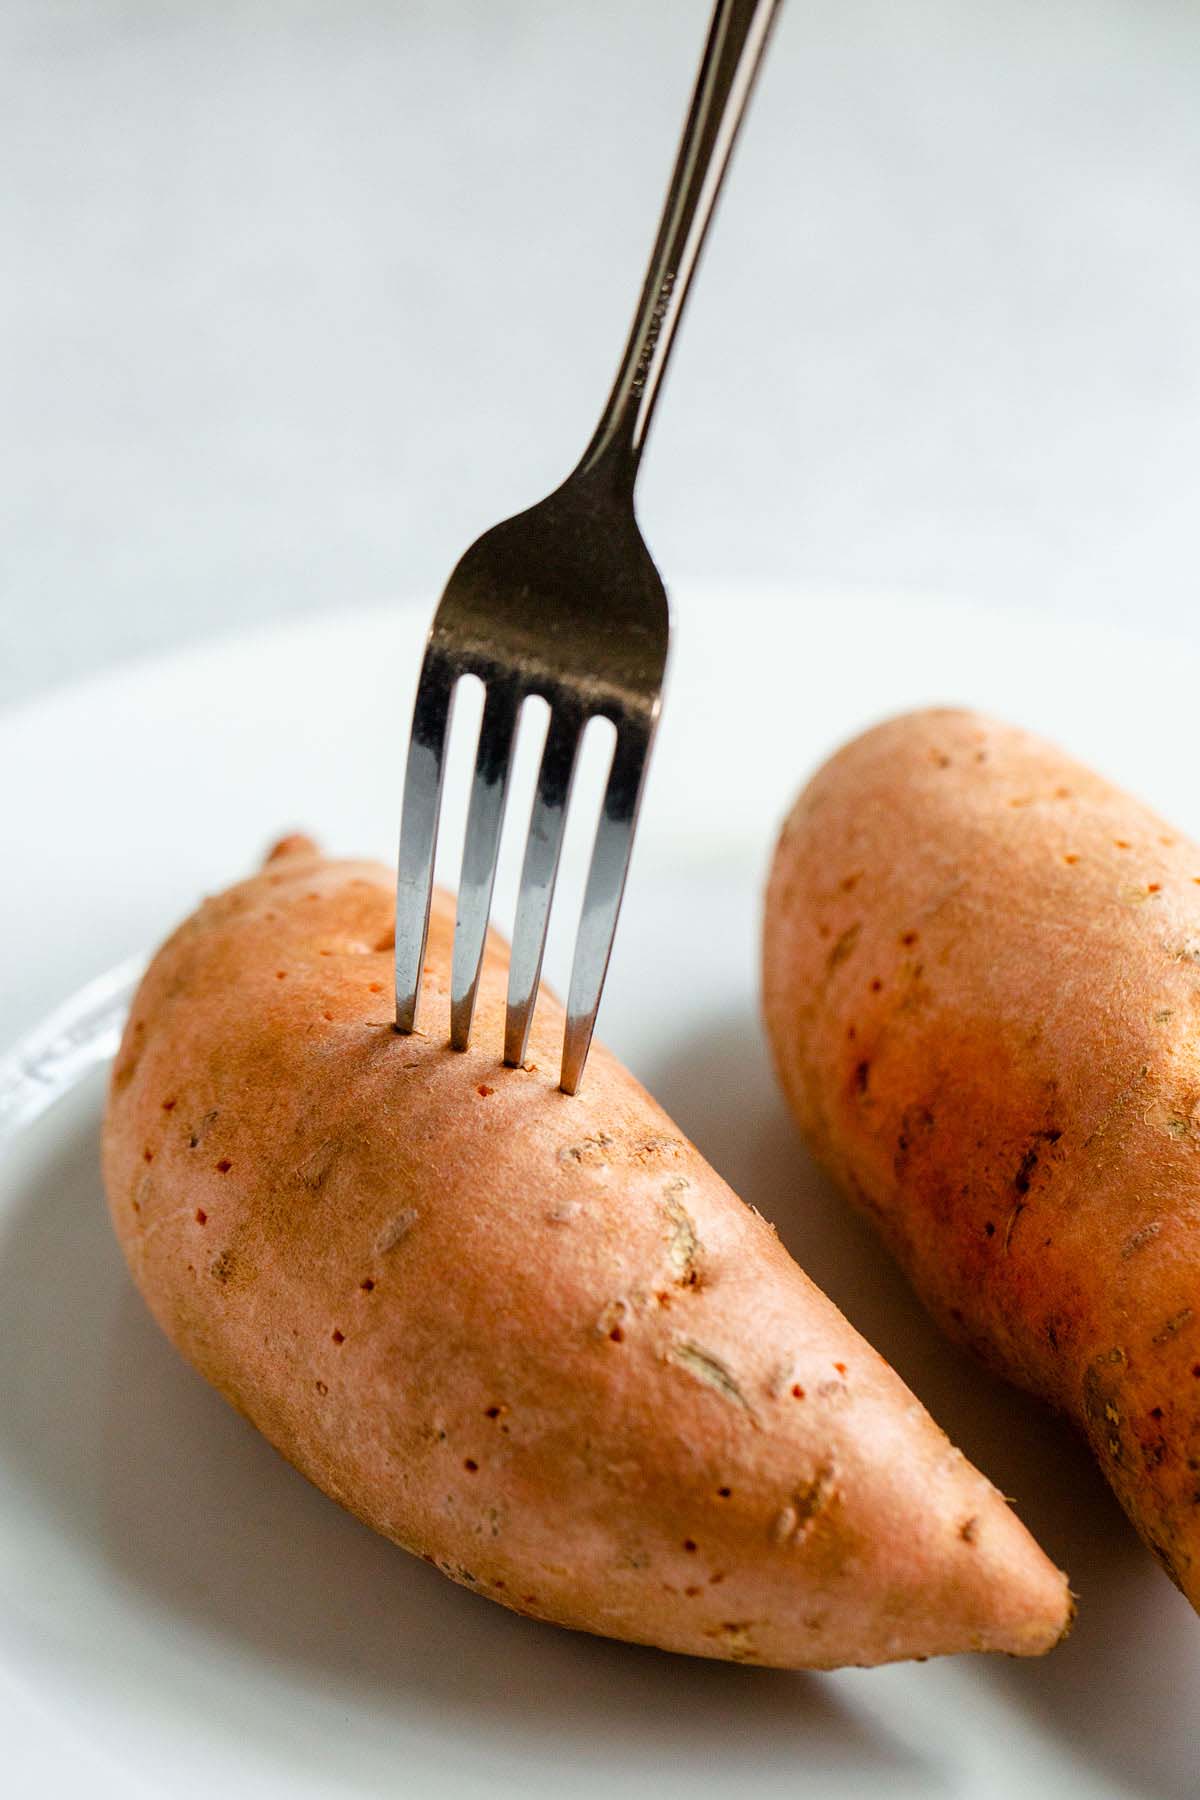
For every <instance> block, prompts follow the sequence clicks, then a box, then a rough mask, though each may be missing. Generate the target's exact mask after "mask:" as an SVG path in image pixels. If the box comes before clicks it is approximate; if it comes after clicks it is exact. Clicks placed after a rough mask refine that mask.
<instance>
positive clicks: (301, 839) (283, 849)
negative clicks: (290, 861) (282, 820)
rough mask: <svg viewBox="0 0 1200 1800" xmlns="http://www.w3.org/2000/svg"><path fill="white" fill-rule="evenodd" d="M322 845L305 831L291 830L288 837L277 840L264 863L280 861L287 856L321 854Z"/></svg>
mask: <svg viewBox="0 0 1200 1800" xmlns="http://www.w3.org/2000/svg"><path fill="white" fill-rule="evenodd" d="M320 854H321V850H320V845H319V844H317V842H316V841H315V839H313V838H310V837H308V836H306V834H305V833H304V832H303V831H289V832H288V833H287V835H286V837H281V838H279V839H277V840H276V842H275V843H274V844H272V845H271V848H270V849H269V850H268V851H267V854H266V855H265V856H264V858H263V865H264V867H265V866H266V864H267V863H273V862H279V861H280V859H281V858H283V857H285V856H319V855H320Z"/></svg>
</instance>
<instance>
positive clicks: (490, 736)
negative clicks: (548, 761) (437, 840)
mask: <svg viewBox="0 0 1200 1800" xmlns="http://www.w3.org/2000/svg"><path fill="white" fill-rule="evenodd" d="M520 702H521V696H520V692H519V689H518V688H517V685H516V683H515V682H512V681H505V680H503V679H502V678H501V679H497V680H496V681H493V682H492V683H491V684H490V685H489V686H488V689H487V694H486V697H485V699H484V703H483V721H482V723H481V725H480V727H479V743H478V745H477V746H476V751H475V774H474V777H473V778H472V781H471V799H470V803H469V805H468V809H467V835H466V837H465V839H464V840H463V856H462V874H461V876H460V878H459V884H458V915H457V918H456V919H455V924H454V959H453V965H452V968H451V974H450V1043H451V1045H452V1046H453V1048H454V1049H455V1050H465V1049H466V1048H467V1046H468V1044H469V1043H470V1041H471V1020H472V1018H473V1017H474V1014H475V994H476V990H477V988H478V986H479V969H480V965H481V963H482V962H483V941H484V939H485V937H486V936H487V928H488V914H489V913H490V911H491V906H492V889H493V888H494V887H495V885H496V861H497V858H498V857H499V854H500V834H501V832H502V830H503V829H504V804H505V801H506V799H507V797H508V774H509V770H510V768H511V766H512V752H513V741H514V739H515V737H516V730H517V714H518V711H519V708H520Z"/></svg>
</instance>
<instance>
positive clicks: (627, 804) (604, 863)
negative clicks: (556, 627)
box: [559, 721, 654, 1094]
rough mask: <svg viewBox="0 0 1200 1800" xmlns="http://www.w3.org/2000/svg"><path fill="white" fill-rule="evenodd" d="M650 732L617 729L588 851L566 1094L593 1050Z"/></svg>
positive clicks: (567, 1040)
mask: <svg viewBox="0 0 1200 1800" xmlns="http://www.w3.org/2000/svg"><path fill="white" fill-rule="evenodd" d="M653 734H654V724H653V721H651V722H650V723H649V724H641V723H638V724H630V723H629V722H628V721H625V722H623V723H622V724H621V725H619V726H618V727H617V744H616V749H615V750H614V752H613V760H612V766H611V768H610V769H609V772H608V785H607V786H606V788H605V790H604V806H603V809H602V811H601V814H600V824H599V826H598V827H597V830H596V842H595V845H594V847H593V849H592V861H591V867H590V868H589V869H588V878H587V887H586V889H585V890H584V896H583V914H582V917H581V918H580V921H579V936H578V937H577V939H576V940H575V961H574V963H573V964H572V967H571V988H570V994H569V996H568V999H567V1026H566V1032H565V1035H564V1038H563V1058H562V1076H561V1080H560V1083H559V1085H560V1086H561V1088H562V1090H563V1092H564V1094H573V1093H575V1092H576V1091H577V1089H578V1087H579V1082H580V1079H581V1077H582V1075H583V1065H584V1063H585V1062H586V1061H587V1054H588V1050H589V1048H590V1047H591V1042H592V1031H593V1029H594V1027H595V1024H596V1011H597V1008H598V1007H599V1005H600V992H601V989H602V988H603V986H604V977H605V975H606V973H607V972H608V959H609V956H610V954H611V952H612V943H613V934H614V932H615V931H616V929H617V915H618V913H619V912H620V910H621V896H622V894H623V893H624V891H625V877H626V875H627V874H628V873H629V856H630V852H631V850H632V848H633V830H634V826H635V825H636V824H637V813H638V804H639V802H640V800H641V797H642V783H643V780H644V778H645V773H646V762H647V759H648V757H649V755H650V742H651V738H652V737H653Z"/></svg>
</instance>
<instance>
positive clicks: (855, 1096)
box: [763, 711, 1200, 1605]
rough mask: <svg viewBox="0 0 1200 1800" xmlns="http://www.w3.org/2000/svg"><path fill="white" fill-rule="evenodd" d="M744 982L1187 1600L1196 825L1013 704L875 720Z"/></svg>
mask: <svg viewBox="0 0 1200 1800" xmlns="http://www.w3.org/2000/svg"><path fill="white" fill-rule="evenodd" d="M763 986H764V1004H765V1014H766V1022H767V1028H768V1032H769V1036H770V1040H771V1044H772V1049H773V1053H774V1057H775V1061H776V1065H777V1068H778V1071H779V1075H780V1077H781V1080H782V1083H783V1087H784V1089H785V1091H786V1093H787V1096H788V1099H789V1101H790V1103H791V1105H792V1107H793V1109H794V1111H795V1113H796V1116H797V1118H798V1119H799V1121H800V1124H801V1127H802V1129H803V1131H804V1133H805V1135H806V1137H807V1138H808V1140H809V1142H810V1144H811V1145H812V1147H813V1149H814V1150H815V1152H816V1154H817V1155H818V1156H819V1157H820V1159H821V1160H822V1161H823V1162H824V1163H825V1164H826V1165H827V1166H828V1168H829V1169H830V1170H831V1172H832V1173H833V1175H834V1176H835V1178H836V1179H837V1180H838V1181H839V1182H840V1184H841V1185H842V1186H843V1188H844V1189H845V1190H846V1191H847V1193H848V1194H850V1195H851V1196H852V1198H853V1199H854V1200H855V1201H856V1202H857V1203H858V1205H859V1206H861V1207H862V1208H864V1209H865V1210H866V1211H867V1212H868V1213H869V1214H870V1215H871V1216H872V1217H873V1218H874V1219H875V1221H876V1222H877V1224H878V1226H879V1228H880V1230H881V1232H882V1234H883V1236H884V1238H885V1239H886V1241H887V1243H888V1244H889V1245H890V1247H891V1249H892V1250H893V1251H894V1252H895V1254H896V1256H897V1257H898V1258H899V1260H900V1261H901V1263H902V1264H903V1265H904V1267H905V1268H906V1270H907V1271H908V1273H909V1275H910V1276H911V1278H912V1280H913V1282H914V1284H915V1286H916V1287H917V1289H918V1290H919V1291H920V1293H921V1294H922V1295H923V1297H924V1299H925V1301H926V1302H927V1304H928V1305H929V1307H930V1309H931V1310H932V1311H933V1313H934V1314H935V1315H936V1317H937V1318H938V1319H939V1321H940V1322H941V1324H942V1325H943V1326H944V1327H945V1329H946V1330H947V1331H948V1332H949V1333H950V1334H951V1335H952V1336H953V1337H955V1338H957V1339H958V1340H960V1341H962V1342H964V1343H967V1344H969V1345H971V1346H972V1347H973V1348H974V1349H975V1350H976V1351H977V1352H978V1353H979V1354H980V1355H981V1356H982V1357H983V1358H984V1359H985V1360H986V1361H987V1362H989V1363H990V1364H992V1365H993V1366H994V1367H995V1368H996V1369H998V1370H1000V1371H1001V1372H1002V1373H1003V1374H1005V1375H1007V1376H1008V1377H1010V1378H1011V1379H1012V1380H1013V1381H1015V1382H1018V1383H1019V1384H1021V1385H1022V1386H1024V1387H1026V1388H1029V1389H1031V1390H1032V1391H1033V1392H1034V1393H1036V1394H1039V1395H1041V1396H1043V1397H1044V1398H1045V1399H1046V1400H1048V1401H1050V1402H1051V1403H1052V1404H1054V1405H1055V1406H1057V1407H1059V1408H1061V1409H1062V1410H1064V1411H1065V1412H1067V1413H1068V1414H1070V1416H1071V1417H1072V1418H1073V1419H1075V1420H1076V1421H1077V1422H1078V1424H1079V1425H1080V1426H1082V1428H1083V1430H1084V1431H1085V1432H1086V1434H1087V1436H1088V1438H1089V1440H1090V1442H1091V1444H1092V1446H1093V1449H1094V1450H1095V1453H1096V1455H1097V1456H1098V1458H1099V1459H1100V1463H1101V1465H1102V1467H1103V1469H1104V1471H1105V1474H1106V1475H1107V1476H1108V1479H1109V1480H1110V1481H1111V1483H1112V1485H1113V1487H1114V1489H1115V1490H1116V1492H1117V1494H1118V1496H1119V1498H1120V1500H1121V1502H1122V1504H1123V1505H1124V1507H1125V1509H1126V1511H1127V1512H1128V1513H1129V1516H1130V1518H1131V1519H1132V1520H1133V1522H1134V1524H1135V1525H1136V1526H1137V1528H1138V1530H1139V1531H1140V1532H1141V1534H1142V1536H1143V1538H1144V1539H1145V1541H1146V1543H1147V1544H1148V1545H1149V1546H1150V1548H1151V1549H1152V1550H1153V1551H1154V1553H1155V1554H1156V1555H1157V1556H1158V1558H1159V1560H1160V1561H1161V1562H1162V1564H1163V1566H1164V1567H1165V1568H1166V1569H1167V1570H1168V1572H1169V1573H1170V1574H1171V1576H1172V1577H1173V1579H1174V1580H1175V1581H1176V1582H1177V1583H1178V1584H1179V1586H1180V1587H1181V1588H1182V1589H1183V1591H1184V1593H1185V1594H1187V1596H1188V1597H1189V1599H1190V1600H1191V1601H1192V1603H1193V1605H1197V1604H1200V1037H1198V1035H1197V1025H1198V1023H1200V848H1198V847H1197V846H1196V845H1195V844H1194V843H1190V842H1188V841H1187V840H1186V839H1185V838H1183V837H1182V836H1181V835H1180V834H1179V833H1177V832H1175V831H1173V830H1172V829H1171V827H1170V826H1168V825H1166V824H1165V823H1164V822H1163V821H1162V820H1161V819H1159V818H1157V817H1156V816H1155V815H1154V814H1153V813H1152V812H1150V811H1149V810H1148V809H1147V808H1145V807H1144V806H1142V805H1141V804H1139V803H1138V802H1137V801H1135V800H1133V799H1131V798H1129V797H1128V796H1127V795H1125V794H1124V793H1121V792H1120V791H1119V790H1118V789H1116V788H1115V787H1113V786H1112V785H1111V784H1110V783H1109V782H1107V781H1106V780H1104V779H1102V778H1101V777H1100V776H1099V775H1096V774H1094V773H1093V772H1092V771H1090V770H1089V769H1086V768H1084V767H1083V766H1082V765H1081V764H1079V763H1078V762H1075V761H1074V760H1072V759H1071V758H1069V757H1067V756H1066V755H1064V754H1063V753H1062V752H1061V751H1059V750H1058V749H1056V748H1054V747H1053V746H1051V745H1049V744H1047V743H1044V742H1043V741H1041V740H1040V739H1038V738H1036V737H1033V736H1031V735H1030V734H1029V733H1027V732H1024V731H1021V730H1017V729H1015V728H1013V727H1010V726H1007V725H1002V724H997V723H995V722H994V721H992V720H989V719H986V718H982V717H980V716H978V715H975V714H972V713H967V712H952V711H934V712H925V713H918V714H915V715H912V716H909V717H904V718H900V719H896V720H893V721H891V722H889V723H887V724H884V725H881V726H879V727H878V728H876V729H875V730H872V731H869V732H867V733H866V734H865V735H864V736H862V737H860V738H858V739H856V740H855V741H854V742H852V743H851V744H849V745H847V746H846V747H845V748H844V749H842V750H841V751H840V752H839V753H838V754H837V755H835V756H834V757H833V758H832V759H831V760H830V761H829V762H828V763H826V765H825V766H824V767H823V768H822V769H821V770H820V771H819V772H818V773H817V775H816V776H815V777H814V778H813V780H812V781H811V782H810V783H809V785H808V787H807V788H806V789H805V790H804V792H803V793H802V794H801V796H800V798H799V800H798V801H797V803H796V806H795V808H794V810H793V812H792V814H791V816H790V818H789V819H788V821H787V823H786V825H785V826H784V829H783V833H782V836H781V838H780V841H779V844H778V848H777V850H776V854H775V860H774V864H773V867H772V872H771V877H770V883H769V888H768V894H767V901H766V916H765V930H764V946H763Z"/></svg>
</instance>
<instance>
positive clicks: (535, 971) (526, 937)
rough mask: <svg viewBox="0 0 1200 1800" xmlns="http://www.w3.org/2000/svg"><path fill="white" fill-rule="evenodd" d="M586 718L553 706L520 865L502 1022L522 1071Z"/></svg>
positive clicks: (507, 1055)
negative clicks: (506, 1007) (518, 889)
mask: <svg viewBox="0 0 1200 1800" xmlns="http://www.w3.org/2000/svg"><path fill="white" fill-rule="evenodd" d="M582 728H583V715H582V713H581V712H580V711H579V710H578V709H577V708H575V707H565V708H564V707H563V706H562V705H561V703H560V704H559V705H557V706H556V707H555V710H554V712H553V713H552V714H551V716H550V728H549V730H548V731H547V733H546V742H545V745H544V746H543V749H542V761H541V766H540V768H539V769H538V778H537V792H536V793H535V795H534V800H533V810H532V812H531V813H530V818H529V836H528V838H527V839H526V841H525V860H524V862H523V863H522V865H521V889H520V893H519V895H518V897H517V913H516V922H515V925H514V929H513V943H512V961H511V962H510V964H509V970H508V1011H507V1013H506V1015H505V1021H504V1060H505V1062H506V1063H509V1064H510V1065H511V1066H512V1067H514V1068H516V1067H519V1066H520V1064H521V1063H523V1062H524V1060H525V1050H526V1047H527V1045H528V1043H529V1027H530V1024H531V1022H532V1020H533V1008H534V1002H535V1000H536V997H537V986H538V980H539V977H540V976H541V973H542V956H543V954H544V952H545V948H546V927H547V925H548V924H549V922H550V906H551V902H552V901H553V899H554V884H555V881H556V879H557V877H558V861H559V856H560V855H561V853H562V843H563V832H564V829H565V826H566V820H567V806H568V804H569V802H570V799H571V786H572V783H573V781H574V779H575V764H576V761H577V759H578V756H579V740H580V734H581V731H582Z"/></svg>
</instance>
